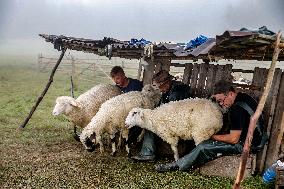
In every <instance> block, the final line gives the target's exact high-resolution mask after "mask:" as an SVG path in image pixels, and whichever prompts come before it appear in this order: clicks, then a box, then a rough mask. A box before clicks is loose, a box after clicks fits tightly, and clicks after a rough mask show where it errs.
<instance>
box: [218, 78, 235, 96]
mask: <svg viewBox="0 0 284 189" xmlns="http://www.w3.org/2000/svg"><path fill="white" fill-rule="evenodd" d="M230 91H232V92H235V88H234V87H233V83H231V82H228V81H225V80H220V81H218V82H217V83H216V84H215V85H214V88H213V95H215V94H221V93H223V94H227V93H228V92H230Z"/></svg>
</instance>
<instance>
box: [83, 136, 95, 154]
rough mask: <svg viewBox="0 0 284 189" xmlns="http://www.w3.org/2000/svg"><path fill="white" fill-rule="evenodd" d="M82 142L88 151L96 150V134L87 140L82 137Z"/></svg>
mask: <svg viewBox="0 0 284 189" xmlns="http://www.w3.org/2000/svg"><path fill="white" fill-rule="evenodd" d="M80 141H81V142H82V144H83V146H84V147H85V149H86V150H87V151H89V152H93V151H94V150H95V149H96V133H93V134H92V135H91V136H90V137H87V138H85V137H83V136H82V135H81V136H80Z"/></svg>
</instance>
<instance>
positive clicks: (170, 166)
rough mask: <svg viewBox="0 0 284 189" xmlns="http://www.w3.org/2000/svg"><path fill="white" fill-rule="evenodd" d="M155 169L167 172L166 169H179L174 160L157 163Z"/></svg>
mask: <svg viewBox="0 0 284 189" xmlns="http://www.w3.org/2000/svg"><path fill="white" fill-rule="evenodd" d="M155 170H156V171H157V172H159V173H163V172H168V171H177V170H179V166H178V165H177V163H176V162H173V163H167V164H159V165H156V166H155Z"/></svg>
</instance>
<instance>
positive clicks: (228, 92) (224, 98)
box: [213, 80, 237, 108]
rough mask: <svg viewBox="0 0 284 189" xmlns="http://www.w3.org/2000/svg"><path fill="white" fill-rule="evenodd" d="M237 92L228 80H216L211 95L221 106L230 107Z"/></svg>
mask: <svg viewBox="0 0 284 189" xmlns="http://www.w3.org/2000/svg"><path fill="white" fill-rule="evenodd" d="M236 96H237V93H236V91H235V89H234V87H233V85H232V83H230V82H228V81H224V80H221V81H219V82H217V83H216V84H215V86H214V89H213V97H214V98H215V99H216V101H217V102H218V103H219V104H220V105H221V106H222V107H223V108H230V107H231V106H232V105H233V104H234V101H235V99H236Z"/></svg>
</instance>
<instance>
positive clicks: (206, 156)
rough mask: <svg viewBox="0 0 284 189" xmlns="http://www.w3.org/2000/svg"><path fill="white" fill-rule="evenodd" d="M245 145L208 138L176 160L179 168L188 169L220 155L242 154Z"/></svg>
mask: <svg viewBox="0 0 284 189" xmlns="http://www.w3.org/2000/svg"><path fill="white" fill-rule="evenodd" d="M242 151H243V146H242V145H241V144H239V143H237V144H228V143H224V142H219V141H214V140H206V141H203V142H202V143H200V144H198V145H197V146H196V147H195V148H194V149H193V150H192V151H191V152H190V153H189V154H187V155H185V156H184V157H182V158H180V159H178V160H177V161H176V163H177V165H178V166H179V169H180V170H182V171H186V170H188V169H191V168H194V167H196V166H200V165H203V164H205V163H207V162H209V161H212V160H214V159H216V158H218V157H219V156H224V155H233V154H241V153H242Z"/></svg>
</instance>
